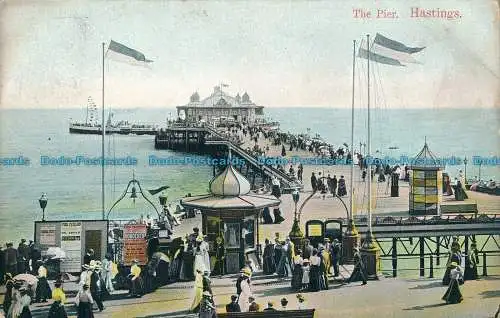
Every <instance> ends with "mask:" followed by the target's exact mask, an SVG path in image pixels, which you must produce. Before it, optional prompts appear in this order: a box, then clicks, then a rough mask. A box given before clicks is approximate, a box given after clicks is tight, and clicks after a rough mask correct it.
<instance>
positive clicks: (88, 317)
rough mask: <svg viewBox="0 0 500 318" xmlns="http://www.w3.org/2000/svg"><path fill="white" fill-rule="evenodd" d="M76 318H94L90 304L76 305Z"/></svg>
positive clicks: (81, 303)
mask: <svg viewBox="0 0 500 318" xmlns="http://www.w3.org/2000/svg"><path fill="white" fill-rule="evenodd" d="M77 317H78V318H94V313H93V311H92V304H91V303H84V302H80V303H79V304H78V314H77Z"/></svg>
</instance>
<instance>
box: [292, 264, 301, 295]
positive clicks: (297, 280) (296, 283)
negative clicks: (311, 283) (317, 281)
mask: <svg viewBox="0 0 500 318" xmlns="http://www.w3.org/2000/svg"><path fill="white" fill-rule="evenodd" d="M302 275H303V270H302V265H299V264H297V265H295V266H294V268H293V275H292V289H293V290H300V288H302Z"/></svg>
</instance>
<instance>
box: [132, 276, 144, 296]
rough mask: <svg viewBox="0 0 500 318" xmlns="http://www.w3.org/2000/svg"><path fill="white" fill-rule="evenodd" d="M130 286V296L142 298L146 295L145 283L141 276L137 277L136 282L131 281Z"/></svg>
mask: <svg viewBox="0 0 500 318" xmlns="http://www.w3.org/2000/svg"><path fill="white" fill-rule="evenodd" d="M130 285H131V288H130V294H132V295H133V296H142V295H143V294H144V281H143V280H142V277H141V276H139V277H137V278H136V279H135V280H131V282H130Z"/></svg>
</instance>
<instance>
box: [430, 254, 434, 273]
mask: <svg viewBox="0 0 500 318" xmlns="http://www.w3.org/2000/svg"><path fill="white" fill-rule="evenodd" d="M429 261H430V264H429V278H434V260H433V257H432V254H431V257H430V259H429Z"/></svg>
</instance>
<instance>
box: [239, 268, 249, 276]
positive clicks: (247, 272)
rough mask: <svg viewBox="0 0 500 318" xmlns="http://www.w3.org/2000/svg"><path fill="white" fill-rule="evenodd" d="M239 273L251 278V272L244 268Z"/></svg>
mask: <svg viewBox="0 0 500 318" xmlns="http://www.w3.org/2000/svg"><path fill="white" fill-rule="evenodd" d="M240 273H241V274H243V275H245V276H248V277H250V276H252V271H251V270H250V269H249V268H246V267H245V268H243V269H241V271H240Z"/></svg>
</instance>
